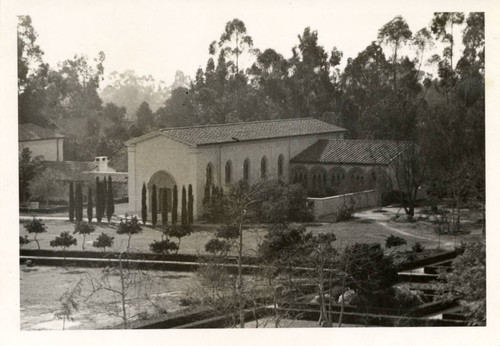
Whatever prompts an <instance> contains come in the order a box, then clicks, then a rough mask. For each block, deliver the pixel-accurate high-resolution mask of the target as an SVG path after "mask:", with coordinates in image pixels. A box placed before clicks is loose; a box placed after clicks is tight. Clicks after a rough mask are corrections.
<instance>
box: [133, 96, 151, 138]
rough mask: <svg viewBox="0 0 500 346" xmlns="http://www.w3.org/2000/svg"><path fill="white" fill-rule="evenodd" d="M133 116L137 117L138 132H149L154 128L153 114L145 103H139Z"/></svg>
mask: <svg viewBox="0 0 500 346" xmlns="http://www.w3.org/2000/svg"><path fill="white" fill-rule="evenodd" d="M135 114H136V117H137V127H139V129H140V130H142V131H150V130H151V129H152V128H153V127H154V117H153V112H152V111H151V109H150V108H149V104H148V103H147V102H143V103H141V105H140V106H139V108H138V109H137V112H136V113H135Z"/></svg>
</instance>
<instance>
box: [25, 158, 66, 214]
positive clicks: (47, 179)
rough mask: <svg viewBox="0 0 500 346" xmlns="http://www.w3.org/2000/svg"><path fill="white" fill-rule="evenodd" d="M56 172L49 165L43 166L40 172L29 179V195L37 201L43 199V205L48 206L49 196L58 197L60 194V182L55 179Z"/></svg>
mask: <svg viewBox="0 0 500 346" xmlns="http://www.w3.org/2000/svg"><path fill="white" fill-rule="evenodd" d="M57 176H58V174H57V172H55V171H54V170H53V169H51V168H50V167H48V168H45V169H44V170H43V171H42V172H41V173H38V174H37V176H35V178H33V180H32V181H31V185H30V195H31V198H34V199H37V200H39V201H44V200H45V206H46V207H47V208H48V206H49V200H50V199H51V198H58V197H59V196H60V194H61V192H62V191H61V184H60V183H59V182H58V181H57V180H56V179H57Z"/></svg>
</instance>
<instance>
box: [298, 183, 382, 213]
mask: <svg viewBox="0 0 500 346" xmlns="http://www.w3.org/2000/svg"><path fill="white" fill-rule="evenodd" d="M380 198H381V196H380V192H379V191H378V190H367V191H361V192H353V193H347V194H345V195H338V196H331V197H323V198H314V197H308V198H307V200H308V201H309V203H312V205H313V212H314V218H315V220H318V219H320V218H322V217H324V216H327V215H333V214H336V213H337V212H338V210H339V209H340V208H341V207H342V206H343V205H346V206H349V205H354V210H360V209H363V208H369V207H376V206H377V205H379V204H380Z"/></svg>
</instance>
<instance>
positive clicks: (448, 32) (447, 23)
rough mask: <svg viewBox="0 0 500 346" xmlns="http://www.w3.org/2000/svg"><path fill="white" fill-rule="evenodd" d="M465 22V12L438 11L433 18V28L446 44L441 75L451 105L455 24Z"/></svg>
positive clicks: (437, 36) (440, 67) (453, 76)
mask: <svg viewBox="0 0 500 346" xmlns="http://www.w3.org/2000/svg"><path fill="white" fill-rule="evenodd" d="M463 22H464V14H463V13H461V12H436V13H434V17H433V18H432V23H431V30H432V32H433V33H434V35H435V36H436V38H437V39H441V41H442V42H443V43H445V44H449V45H448V46H445V48H444V49H443V57H442V59H441V60H440V61H439V70H438V73H439V76H440V78H441V83H440V84H441V86H442V87H444V92H445V95H446V101H447V104H448V105H450V102H451V99H450V92H451V89H452V88H453V86H454V83H455V65H454V63H453V57H454V49H455V32H454V26H456V25H460V24H462V23H463Z"/></svg>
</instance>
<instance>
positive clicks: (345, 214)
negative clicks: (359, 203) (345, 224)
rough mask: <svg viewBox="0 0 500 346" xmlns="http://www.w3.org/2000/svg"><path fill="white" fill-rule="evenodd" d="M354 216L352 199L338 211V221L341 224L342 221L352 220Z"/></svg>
mask: <svg viewBox="0 0 500 346" xmlns="http://www.w3.org/2000/svg"><path fill="white" fill-rule="evenodd" d="M353 216H354V201H353V200H352V198H351V199H350V200H349V203H345V201H344V204H342V205H341V206H340V207H339V208H338V209H337V217H336V221H337V222H341V221H347V220H350V219H352V218H353Z"/></svg>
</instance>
